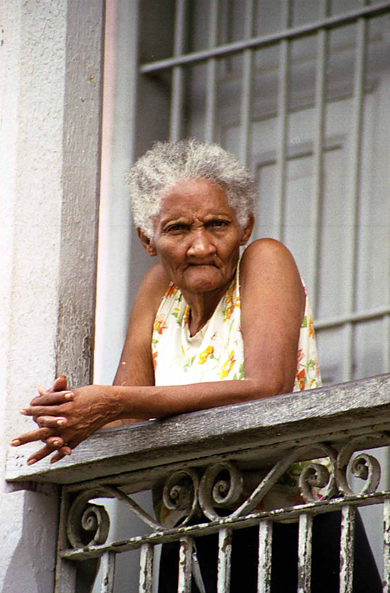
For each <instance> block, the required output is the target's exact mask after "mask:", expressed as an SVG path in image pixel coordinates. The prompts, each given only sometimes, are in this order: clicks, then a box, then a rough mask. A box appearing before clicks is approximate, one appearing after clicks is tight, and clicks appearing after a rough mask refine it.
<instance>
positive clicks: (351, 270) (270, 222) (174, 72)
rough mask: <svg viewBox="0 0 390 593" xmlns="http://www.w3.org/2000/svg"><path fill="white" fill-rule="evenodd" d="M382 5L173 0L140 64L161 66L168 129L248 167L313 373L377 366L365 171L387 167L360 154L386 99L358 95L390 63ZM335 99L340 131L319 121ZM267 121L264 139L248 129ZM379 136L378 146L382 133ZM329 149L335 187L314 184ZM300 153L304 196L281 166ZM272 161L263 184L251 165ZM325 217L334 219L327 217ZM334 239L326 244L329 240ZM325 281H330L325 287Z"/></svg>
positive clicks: (380, 345) (375, 277) (381, 305)
mask: <svg viewBox="0 0 390 593" xmlns="http://www.w3.org/2000/svg"><path fill="white" fill-rule="evenodd" d="M389 10H390V8H389V2H379V3H374V2H372V3H368V2H359V1H354V0H351V1H345V0H339V1H335V2H329V1H327V0H320V1H318V2H315V3H313V2H311V3H310V2H305V0H296V1H295V2H293V1H291V0H279V1H276V2H274V1H273V2H270V1H268V0H258V1H255V0H247V1H246V2H245V3H244V2H238V1H236V0H229V1H223V0H220V1H218V0H212V1H210V2H201V1H193V2H189V1H188V0H178V1H177V2H176V7H175V21H174V43H173V51H172V55H171V57H166V58H164V59H160V60H157V61H154V62H152V61H150V62H147V63H144V64H142V65H141V66H140V72H141V73H142V75H143V76H146V77H153V78H154V79H155V80H157V81H160V82H161V84H162V81H163V80H164V81H165V83H166V76H169V77H170V78H169V80H170V114H171V115H170V129H169V138H170V139H171V140H172V141H175V140H177V139H179V138H182V137H185V136H195V137H198V138H200V139H205V140H207V141H213V140H216V141H218V142H220V143H221V144H222V145H224V146H225V147H226V148H228V149H230V150H232V151H234V152H236V153H237V156H238V157H239V158H240V159H241V160H242V161H243V162H244V163H246V164H247V165H248V166H249V167H250V168H252V170H253V172H254V173H255V174H256V175H257V177H258V180H259V213H258V218H259V224H260V225H261V226H260V227H258V231H257V233H258V234H257V236H264V233H265V234H266V235H268V236H272V237H275V238H278V239H280V240H281V241H283V242H285V243H286V244H287V246H289V247H290V248H291V250H292V252H293V254H294V255H295V257H296V258H297V260H298V265H299V267H300V269H301V271H302V273H303V276H304V278H305V279H306V281H307V284H308V288H309V294H310V298H311V300H312V305H313V308H314V312H315V316H316V318H317V322H316V328H317V331H318V334H319V348H320V359H321V363H322V368H323V373H324V379H325V381H326V382H338V381H348V380H352V379H356V378H361V377H364V376H370V375H374V374H378V373H384V372H388V370H389V369H390V305H389V302H390V287H389V284H390V281H389V276H388V261H389V257H390V248H389V238H388V235H389V232H388V231H389V223H388V220H389V215H390V210H389V203H388V199H387V197H386V196H385V194H383V197H382V201H381V204H378V199H377V197H375V196H374V197H373V193H374V192H375V191H376V189H375V187H377V180H378V176H379V175H384V176H387V171H386V170H382V172H381V173H379V171H377V172H376V171H375V167H376V163H371V165H367V161H368V159H369V156H368V155H369V151H370V150H371V149H372V146H371V147H370V146H369V145H368V142H367V141H366V142H365V140H364V139H365V136H367V135H370V134H371V133H373V132H372V129H373V127H374V128H375V127H376V126H378V125H379V126H380V125H381V123H380V119H381V117H384V118H386V117H388V115H386V113H387V112H388V108H385V112H384V114H383V115H382V116H381V115H380V114H379V113H377V114H376V115H374V116H372V115H371V114H370V113H368V109H369V108H370V106H369V101H371V102H373V101H377V99H376V98H375V97H374V95H375V92H374V91H373V88H374V87H378V86H379V85H382V86H385V85H386V84H387V82H386V81H387V80H388V76H389V64H388V59H387V58H386V55H388V51H389V44H388V41H387V40H388V32H387V28H388V17H387V15H388V13H389ZM164 77H165V78H164ZM301 81H303V84H302V87H305V92H303V93H301V94H302V95H303V96H300V90H299V88H298V87H299V85H300V84H301ZM386 88H387V89H388V86H387V87H386ZM384 92H385V91H384ZM376 95H377V96H378V90H376ZM337 101H339V104H340V105H341V103H342V102H343V101H344V105H345V104H346V102H348V106H347V107H346V109H344V111H346V112H347V114H348V121H347V122H345V125H344V126H343V130H340V136H341V138H340V137H339V138H335V132H334V127H335V126H332V125H331V124H332V120H333V119H334V114H335V112H336V107H334V106H335V105H336V104H337ZM332 106H333V113H332ZM373 109H374V110H375V109H376V107H373ZM229 110H230V113H229ZM305 110H306V111H307V112H309V111H310V127H311V130H310V133H309V134H308V133H307V132H303V134H301V131H302V129H303V124H302V123H301V124H299V122H298V123H297V125H296V126H295V129H297V126H298V134H297V133H296V132H295V136H294V132H293V128H294V118H295V120H298V115H299V113H301V114H304V112H305ZM336 115H337V114H336ZM344 119H345V118H344ZM384 121H385V119H384V120H383V124H382V125H384ZM271 123H272V132H271V134H272V136H273V137H272V140H271V141H270V142H269V144H270V147H271V148H270V150H269V151H268V152H267V151H266V150H264V149H263V147H262V146H261V142H260V143H259V142H258V141H257V139H256V134H257V133H258V132H259V130H260V134H261V133H263V132H262V129H265V128H266V126H267V125H269V124H271ZM299 126H300V127H299ZM332 128H333V129H332ZM268 133H270V132H268ZM300 136H302V138H304V137H306V138H307V141H305V140H303V139H301V138H300ZM382 149H383V150H388V143H387V146H383V147H382ZM378 150H381V149H380V148H379V147H377V151H378ZM332 151H335V154H336V153H337V151H339V152H340V154H341V153H342V154H343V165H342V167H343V172H342V173H343V183H342V187H341V186H340V187H339V188H336V191H335V188H332V187H327V185H329V183H328V178H330V179H331V178H332V175H333V172H332V163H331V162H330V161H331V157H330V156H329V155H330V153H331V152H332ZM364 151H365V155H363V152H364ZM328 157H329V158H328ZM305 158H306V159H308V160H309V161H310V173H308V174H307V175H308V176H309V177H310V187H309V188H308V190H307V192H306V196H305V197H302V195H301V196H298V197H294V196H293V195H292V192H293V183H292V180H291V175H292V174H293V173H291V170H292V169H293V167H294V166H295V165H296V164H297V163H298V161H299V159H301V160H302V162H303V160H304V159H305ZM373 158H374V159H375V158H376V157H375V156H373ZM363 159H364V162H363ZM328 161H329V162H328ZM267 167H268V169H267ZM369 167H371V170H369ZM378 167H379V168H380V165H378ZM271 170H272V182H271V184H272V191H269V192H268V194H267V192H264V190H263V188H262V186H261V179H263V178H264V179H265V178H266V177H267V171H268V172H269V171H271ZM337 191H339V192H340V193H339V195H337ZM329 200H330V201H331V202H332V204H337V207H338V210H339V213H340V214H342V216H340V221H339V222H338V223H337V222H335V221H334V220H333V221H329V220H327V212H330V209H329V207H328V202H329ZM266 202H268V204H269V203H272V212H270V213H269V216H267V214H266V215H265V216H264V214H263V212H264V211H268V210H269V209H270V206H269V205H267V204H266ZM301 206H302V207H303V208H304V209H305V210H306V211H305V213H304V216H305V226H306V229H305V230H304V233H303V234H302V233H301V231H302V229H301V228H298V227H296V228H295V229H294V223H292V222H291V212H292V211H293V210H294V209H295V210H296V209H297V208H300V207H301ZM372 209H374V210H375V212H376V214H375V216H374V219H375V220H372V218H370V211H371V210H372ZM378 213H379V214H378ZM381 217H382V220H380V219H381ZM264 219H266V220H267V222H266V223H265V224H263V223H262V221H263V220H264ZM337 224H339V226H340V227H341V226H342V227H343V230H342V232H341V231H340V229H339V232H336V231H335V230H334V229H335V226H337ZM376 226H377V227H381V228H380V229H378V228H375V227H376ZM332 229H333V230H332ZM329 230H330V233H329V232H328V231H329ZM378 230H379V231H380V233H378ZM386 233H387V234H386ZM254 238H256V236H255V237H254ZM339 241H340V243H341V244H340V245H339V251H338V250H337V248H335V247H334V244H335V243H337V242H339ZM329 242H333V246H332V250H333V253H332V255H330V253H329ZM378 253H381V256H380V257H379V260H380V261H379V260H378V259H377V256H378ZM301 254H302V256H301ZM335 256H338V257H339V261H337V260H335V259H334V258H335ZM300 260H302V261H300ZM331 266H334V269H333V270H330V271H329V268H330V267H331ZM381 277H382V278H381ZM380 278H381V279H380ZM368 286H370V287H371V288H370V289H369V290H368V289H365V288H364V287H368ZM375 286H376V289H375ZM327 287H333V288H334V289H335V290H334V291H333V300H332V293H331V294H327V292H326V288H327ZM329 292H331V290H330V288H329ZM325 300H326V301H327V303H328V304H327V305H324V301H325ZM373 303H375V306H373ZM357 343H358V344H360V347H358V346H357ZM341 344H342V348H341V347H340V345H341ZM330 351H333V352H334V353H335V354H334V356H333V357H332V356H329V352H330ZM336 353H337V354H336Z"/></svg>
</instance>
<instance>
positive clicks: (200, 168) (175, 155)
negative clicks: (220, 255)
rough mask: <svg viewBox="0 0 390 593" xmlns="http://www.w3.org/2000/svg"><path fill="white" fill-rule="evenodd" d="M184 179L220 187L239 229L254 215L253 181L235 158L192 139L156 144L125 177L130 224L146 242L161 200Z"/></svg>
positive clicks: (213, 146) (158, 211) (215, 147)
mask: <svg viewBox="0 0 390 593" xmlns="http://www.w3.org/2000/svg"><path fill="white" fill-rule="evenodd" d="M187 179H206V180H208V181H211V182H213V183H215V184H216V185H218V186H220V187H221V188H222V189H223V190H224V191H225V192H226V196H227V199H228V202H229V206H230V207H231V208H232V209H233V210H234V211H235V213H236V215H237V220H238V223H239V224H240V226H241V227H242V228H244V227H245V225H246V223H247V222H248V219H249V216H251V215H252V214H254V210H255V201H256V194H255V185H254V180H253V177H252V176H251V174H250V173H249V171H248V170H247V169H246V168H245V167H244V166H243V165H242V164H241V163H240V162H239V161H238V160H237V159H236V157H235V156H233V155H232V154H230V153H229V152H226V150H224V149H223V148H222V147H221V146H219V145H218V144H208V143H206V142H199V141H197V140H194V139H187V140H179V141H178V142H175V143H172V144H171V143H169V142H157V143H156V144H155V145H154V146H153V148H152V149H151V150H149V151H148V152H147V153H146V154H144V156H142V157H141V158H140V159H138V161H137V162H136V163H135V164H134V165H133V167H132V168H131V169H130V171H129V174H128V175H127V177H126V182H127V185H128V187H129V190H130V196H131V203H132V212H133V219H134V224H135V225H136V227H138V228H140V229H141V230H142V231H143V232H144V233H145V235H146V236H147V237H148V238H149V239H151V238H152V237H153V234H154V227H153V224H154V219H155V217H156V216H158V215H159V213H160V209H161V200H162V198H163V197H164V195H165V194H166V193H167V192H168V191H169V189H170V188H171V187H173V186H174V185H175V184H176V183H177V182H178V181H183V180H187Z"/></svg>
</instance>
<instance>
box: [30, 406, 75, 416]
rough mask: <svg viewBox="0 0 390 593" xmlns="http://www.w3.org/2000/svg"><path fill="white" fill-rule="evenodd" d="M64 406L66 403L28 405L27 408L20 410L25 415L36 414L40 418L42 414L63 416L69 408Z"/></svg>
mask: <svg viewBox="0 0 390 593" xmlns="http://www.w3.org/2000/svg"><path fill="white" fill-rule="evenodd" d="M63 406H64V404H60V405H57V406H55V405H52V406H45V405H43V406H40V405H34V406H26V407H25V408H23V409H22V410H20V413H21V414H23V416H34V417H35V418H39V417H40V416H62V415H63V413H64V412H65V411H66V410H67V409H68V408H64V407H63ZM61 412H62V413H61Z"/></svg>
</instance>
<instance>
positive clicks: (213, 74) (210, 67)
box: [205, 0, 219, 142]
mask: <svg viewBox="0 0 390 593" xmlns="http://www.w3.org/2000/svg"><path fill="white" fill-rule="evenodd" d="M218 5H219V0H210V13H209V16H210V26H209V47H210V48H213V47H215V46H216V45H217V44H218ZM217 68H218V61H217V59H216V58H211V59H210V60H209V61H208V63H207V85H206V117H205V140H206V142H214V140H215V128H216V111H217Z"/></svg>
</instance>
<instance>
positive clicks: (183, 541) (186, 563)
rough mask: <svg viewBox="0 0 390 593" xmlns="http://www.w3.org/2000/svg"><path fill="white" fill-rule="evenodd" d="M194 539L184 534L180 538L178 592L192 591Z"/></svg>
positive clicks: (189, 592)
mask: <svg viewBox="0 0 390 593" xmlns="http://www.w3.org/2000/svg"><path fill="white" fill-rule="evenodd" d="M192 541H193V540H192V537H188V536H184V537H182V538H180V549H179V587H178V589H177V591H178V593H191V578H192V547H193V543H192Z"/></svg>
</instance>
